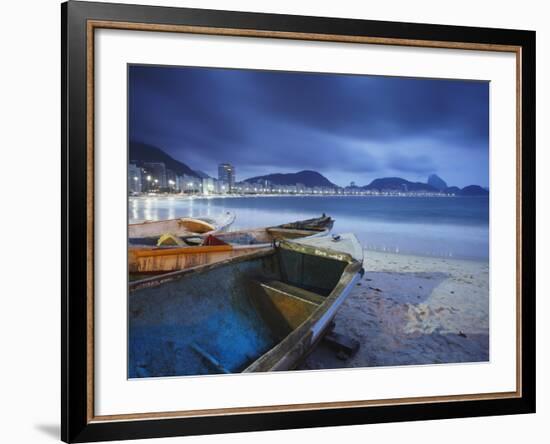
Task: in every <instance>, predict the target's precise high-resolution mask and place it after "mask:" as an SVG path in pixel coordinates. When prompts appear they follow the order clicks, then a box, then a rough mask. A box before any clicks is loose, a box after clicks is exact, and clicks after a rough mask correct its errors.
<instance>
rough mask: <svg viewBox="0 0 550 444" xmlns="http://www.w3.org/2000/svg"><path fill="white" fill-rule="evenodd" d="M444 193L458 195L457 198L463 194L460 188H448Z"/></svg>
mask: <svg viewBox="0 0 550 444" xmlns="http://www.w3.org/2000/svg"><path fill="white" fill-rule="evenodd" d="M443 191H444V192H445V193H447V194H456V195H457V196H459V195H460V193H461V192H462V190H461V189H460V188H458V187H447V188H445V189H444V190H443Z"/></svg>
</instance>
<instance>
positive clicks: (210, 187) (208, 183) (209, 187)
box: [202, 177, 216, 194]
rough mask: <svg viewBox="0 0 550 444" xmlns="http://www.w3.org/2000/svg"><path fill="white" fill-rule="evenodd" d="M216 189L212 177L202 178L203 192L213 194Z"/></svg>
mask: <svg viewBox="0 0 550 444" xmlns="http://www.w3.org/2000/svg"><path fill="white" fill-rule="evenodd" d="M215 191H216V187H215V181H214V179H213V178H212V177H203V178H202V192H203V193H204V194H213V193H214V192H215Z"/></svg>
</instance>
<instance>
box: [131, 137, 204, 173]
mask: <svg viewBox="0 0 550 444" xmlns="http://www.w3.org/2000/svg"><path fill="white" fill-rule="evenodd" d="M128 158H129V159H130V162H132V163H134V162H135V163H138V164H141V163H143V162H163V163H164V165H165V166H166V168H168V169H170V170H172V171H173V172H174V173H176V174H178V175H180V176H181V175H183V174H187V175H188V176H194V177H199V176H198V175H197V173H196V172H195V171H193V170H192V169H191V168H189V167H188V166H187V165H186V164H184V163H183V162H180V161H179V160H176V159H174V158H173V157H171V156H169V155H168V154H166V153H165V152H164V151H162V150H161V149H160V148H158V147H156V146H153V145H148V144H146V143H141V142H136V141H130V148H129V153H128Z"/></svg>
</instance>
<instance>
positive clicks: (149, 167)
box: [143, 162, 168, 190]
mask: <svg viewBox="0 0 550 444" xmlns="http://www.w3.org/2000/svg"><path fill="white" fill-rule="evenodd" d="M143 169H144V170H145V175H146V180H147V181H148V182H149V183H148V186H147V188H148V190H150V189H155V188H166V187H167V186H168V182H167V181H166V166H165V165H164V162H144V163H143Z"/></svg>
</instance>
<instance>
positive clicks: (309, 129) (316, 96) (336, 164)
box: [129, 66, 489, 187]
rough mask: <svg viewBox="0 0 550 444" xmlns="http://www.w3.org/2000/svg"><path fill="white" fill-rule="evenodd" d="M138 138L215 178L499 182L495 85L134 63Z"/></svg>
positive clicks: (133, 129)
mask: <svg viewBox="0 0 550 444" xmlns="http://www.w3.org/2000/svg"><path fill="white" fill-rule="evenodd" d="M129 131H130V139H131V140H135V141H139V142H145V143H149V144H151V145H155V146H157V147H159V148H161V149H163V150H164V151H165V152H167V153H168V154H170V155H171V156H172V157H174V158H175V159H178V160H180V161H182V162H184V163H186V164H187V165H189V166H190V167H191V168H193V169H198V170H202V171H204V172H206V173H208V174H210V175H212V176H214V177H216V175H217V164H218V163H220V162H230V163H232V164H234V166H235V168H236V172H237V180H238V181H240V180H243V179H246V178H248V177H252V176H258V175H263V174H269V173H288V172H296V171H300V170H305V169H308V170H315V171H318V172H320V173H321V174H323V175H324V176H326V177H327V178H328V179H329V180H331V181H332V182H334V183H336V184H337V185H340V186H345V185H348V184H349V183H350V181H355V182H356V183H357V185H366V184H368V183H370V182H371V181H372V180H373V179H376V178H378V177H389V176H398V177H402V178H404V179H408V180H412V181H422V182H425V181H426V179H427V176H428V175H429V174H431V173H437V174H438V175H439V176H441V177H442V178H443V179H444V180H445V181H447V184H448V185H456V186H460V187H463V186H466V185H470V184H477V185H481V186H485V187H486V186H488V185H489V167H488V165H489V83H487V82H477V81H457V80H433V79H410V78H399V77H377V76H356V75H342V74H314V73H293V72H273V71H253V70H230V69H214V68H189V67H160V66H130V68H129Z"/></svg>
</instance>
